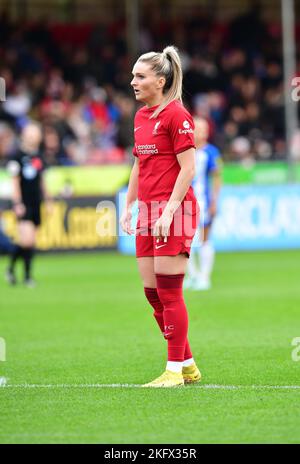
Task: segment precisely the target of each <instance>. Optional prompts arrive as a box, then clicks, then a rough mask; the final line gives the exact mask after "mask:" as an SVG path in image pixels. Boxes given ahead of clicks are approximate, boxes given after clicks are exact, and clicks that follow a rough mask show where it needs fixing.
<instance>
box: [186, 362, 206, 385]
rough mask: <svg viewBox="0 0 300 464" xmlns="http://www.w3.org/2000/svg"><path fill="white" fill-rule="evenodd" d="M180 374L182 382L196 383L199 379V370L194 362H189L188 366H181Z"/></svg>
mask: <svg viewBox="0 0 300 464" xmlns="http://www.w3.org/2000/svg"><path fill="white" fill-rule="evenodd" d="M182 376H183V380H184V383H197V382H200V380H201V372H200V371H199V369H198V367H197V366H196V364H191V365H190V366H188V367H183V368H182Z"/></svg>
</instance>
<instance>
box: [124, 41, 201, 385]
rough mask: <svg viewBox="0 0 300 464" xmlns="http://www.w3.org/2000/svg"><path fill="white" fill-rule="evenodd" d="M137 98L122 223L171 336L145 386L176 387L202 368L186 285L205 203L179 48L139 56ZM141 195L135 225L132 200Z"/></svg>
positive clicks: (135, 78) (160, 318) (197, 376)
mask: <svg viewBox="0 0 300 464" xmlns="http://www.w3.org/2000/svg"><path fill="white" fill-rule="evenodd" d="M132 74H133V79H132V81H131V85H132V87H133V90H134V93H135V97H136V100H137V101H139V102H143V103H144V104H145V106H143V107H142V108H141V109H140V110H139V111H137V113H136V116H135V121H134V136H135V146H134V150H133V154H134V156H135V162H134V165H133V168H132V171H131V175H130V180H129V186H128V193H127V198H126V206H125V208H124V211H123V212H122V216H121V219H120V225H121V227H122V229H123V230H124V231H125V232H126V233H128V234H135V235H136V256H137V262H138V268H139V272H140V275H141V278H142V282H143V285H144V292H145V296H146V298H147V299H148V301H149V303H150V305H151V306H152V307H153V309H154V317H155V319H156V321H157V323H158V325H159V328H160V330H161V332H162V334H163V336H164V338H165V339H166V340H167V343H168V361H167V366H166V370H165V372H164V373H163V374H162V375H161V376H160V377H158V378H157V379H155V380H153V381H152V382H150V383H147V384H145V385H143V386H144V387H177V386H182V385H184V383H192V382H198V381H199V380H200V379H201V374H200V371H199V369H198V367H197V366H196V364H195V361H194V359H193V355H192V352H191V349H190V346H189V342H188V338H187V334H188V315H187V309H186V306H185V303H184V298H183V292H182V285H183V278H184V274H185V272H186V268H187V263H188V258H189V253H190V247H191V242H192V240H193V237H194V234H195V231H196V228H197V223H198V219H199V207H198V204H197V200H196V198H195V196H194V192H193V190H192V188H191V182H192V179H193V177H194V174H195V145H194V134H193V132H194V130H193V129H194V123H193V119H192V117H191V115H190V114H189V112H188V111H187V110H186V109H185V108H184V106H183V105H182V68H181V62H180V58H179V55H178V53H177V49H176V48H175V47H173V46H169V47H166V48H165V49H164V50H163V52H162V53H156V52H150V53H146V54H143V55H142V56H140V57H139V58H138V60H137V62H136V63H135V65H134V67H133V71H132ZM136 199H138V208H139V215H138V222H137V227H136V231H133V230H132V228H131V218H132V213H131V210H132V206H133V204H134V202H135V200H136Z"/></svg>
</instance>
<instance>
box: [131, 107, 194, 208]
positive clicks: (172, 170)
mask: <svg viewBox="0 0 300 464" xmlns="http://www.w3.org/2000/svg"><path fill="white" fill-rule="evenodd" d="M156 108H157V106H154V107H152V108H148V107H146V106H144V107H143V108H141V109H140V110H139V111H138V112H137V113H136V116H135V120H134V137H135V145H134V149H133V154H134V156H137V157H138V158H139V179H138V200H139V202H141V201H142V202H144V203H146V204H147V205H149V204H150V202H154V201H160V202H161V201H168V200H169V198H170V196H171V194H172V191H173V188H174V184H175V182H176V179H177V177H178V174H179V171H180V165H179V163H178V161H177V157H176V155H178V154H179V153H182V152H184V151H186V150H188V149H189V148H195V142H194V122H193V119H192V117H191V115H190V113H189V112H188V111H187V110H186V109H185V108H184V106H183V105H182V104H181V103H180V102H179V101H175V100H173V101H172V102H170V103H169V104H168V105H167V106H166V108H164V109H163V110H162V111H161V112H160V113H159V115H158V116H157V118H154V119H150V116H151V114H152V113H153V112H154V111H155V109H156ZM185 201H189V202H192V204H193V205H196V204H197V200H196V198H195V196H194V192H193V189H192V187H189V189H188V191H187V193H186V195H185V197H184V199H183V202H185ZM193 209H194V208H193Z"/></svg>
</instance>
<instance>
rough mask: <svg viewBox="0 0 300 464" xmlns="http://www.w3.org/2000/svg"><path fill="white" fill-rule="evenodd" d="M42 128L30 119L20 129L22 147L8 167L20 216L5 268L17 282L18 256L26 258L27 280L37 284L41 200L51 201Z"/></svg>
mask: <svg viewBox="0 0 300 464" xmlns="http://www.w3.org/2000/svg"><path fill="white" fill-rule="evenodd" d="M41 141H42V131H41V128H40V126H39V124H38V123H35V122H30V123H28V124H27V125H26V126H25V127H24V129H23V130H22V133H21V138H20V148H19V150H18V151H17V153H16V154H15V156H14V157H13V158H12V159H11V160H10V161H9V162H8V165H7V168H8V171H9V173H10V175H11V176H12V203H13V210H14V212H15V214H16V216H17V219H18V242H17V245H16V246H15V247H14V250H13V252H12V254H11V259H10V264H9V267H8V269H7V271H6V278H7V281H8V282H9V283H10V284H11V285H15V284H16V283H17V280H16V276H15V264H16V262H17V260H18V259H19V258H22V259H23V260H24V270H25V273H24V284H25V285H26V286H27V287H30V288H32V287H34V286H35V282H34V280H33V279H32V274H31V268H32V260H33V255H34V249H35V244H36V231H37V228H38V226H39V225H40V223H41V213H40V207H41V202H42V200H45V201H46V202H48V206H47V209H48V211H50V210H51V206H50V198H49V197H48V195H47V192H46V188H45V184H44V179H43V170H44V167H45V166H44V161H43V159H42V156H41V153H40V145H41Z"/></svg>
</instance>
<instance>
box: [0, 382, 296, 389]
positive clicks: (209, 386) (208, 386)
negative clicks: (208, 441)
mask: <svg viewBox="0 0 300 464" xmlns="http://www.w3.org/2000/svg"><path fill="white" fill-rule="evenodd" d="M0 387H1V388H18V389H26V388H27V389H30V388H42V389H55V388H56V389H60V388H90V389H93V388H94V389H97V388H142V385H140V384H128V383H124V384H122V383H112V384H105V383H104V384H98V383H96V384H27V383H24V384H15V385H14V384H9V383H7V384H6V385H0ZM190 387H191V388H199V389H202V390H244V389H249V390H300V385H214V384H206V385H205V384H203V385H193V386H188V387H187V388H190Z"/></svg>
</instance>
